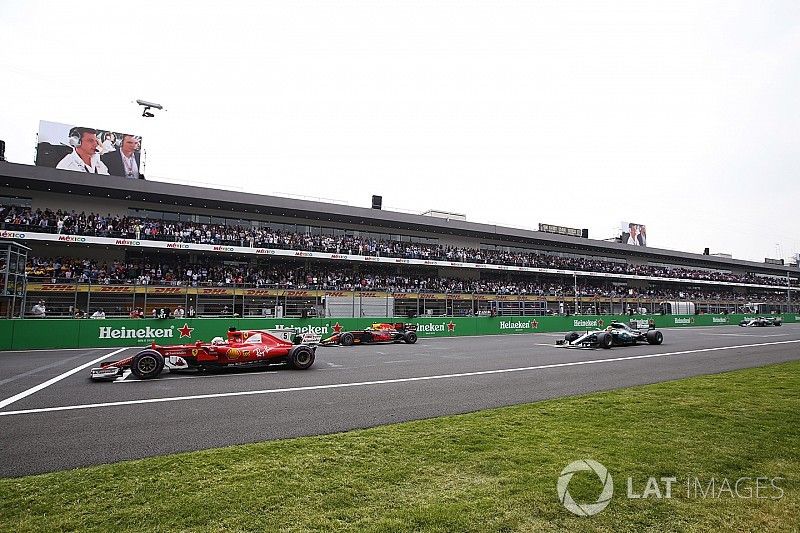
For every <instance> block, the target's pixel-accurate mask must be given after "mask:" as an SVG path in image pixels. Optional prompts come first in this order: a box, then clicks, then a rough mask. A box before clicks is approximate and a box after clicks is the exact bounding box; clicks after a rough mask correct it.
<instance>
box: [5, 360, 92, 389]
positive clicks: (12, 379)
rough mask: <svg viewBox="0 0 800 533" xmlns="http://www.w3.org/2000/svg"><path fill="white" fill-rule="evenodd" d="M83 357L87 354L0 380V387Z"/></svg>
mask: <svg viewBox="0 0 800 533" xmlns="http://www.w3.org/2000/svg"><path fill="white" fill-rule="evenodd" d="M84 355H88V354H85V353H83V354H79V355H73V356H72V357H68V358H67V359H62V360H60V361H56V362H55V363H50V364H49V365H44V366H40V367H37V368H34V369H32V370H28V371H27V372H23V373H22V374H16V375H14V376H11V377H10V378H6V379H0V385H5V384H6V383H10V382H12V381H16V380H18V379H22V378H25V377H28V376H32V375H34V374H38V373H39V372H41V371H42V370H49V369H51V368H55V367H57V366H62V365H65V364H67V363H69V362H70V361H74V360H75V359H78V358H80V357H83V356H84Z"/></svg>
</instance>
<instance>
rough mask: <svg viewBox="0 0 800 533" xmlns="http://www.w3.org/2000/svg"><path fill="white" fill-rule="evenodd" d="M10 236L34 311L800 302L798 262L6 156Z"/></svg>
mask: <svg viewBox="0 0 800 533" xmlns="http://www.w3.org/2000/svg"><path fill="white" fill-rule="evenodd" d="M365 201H366V198H365ZM0 239H3V240H6V241H14V242H17V243H20V244H23V245H24V246H27V247H29V248H30V251H29V252H28V261H27V263H28V264H27V268H26V271H27V295H26V302H25V304H24V305H22V306H18V308H19V309H22V310H24V311H23V312H24V314H25V315H27V316H31V313H33V305H34V304H35V303H38V302H39V301H43V302H44V304H43V305H44V306H45V308H46V310H47V311H46V316H48V317H60V316H63V317H67V316H69V317H71V316H76V315H78V316H82V315H83V314H84V313H86V312H92V311H94V310H96V309H103V310H104V312H105V314H106V316H129V315H132V314H136V313H137V312H139V311H141V312H142V313H144V314H145V315H147V316H149V315H150V314H151V313H152V312H153V311H154V310H156V309H161V308H168V309H172V310H175V309H181V310H182V312H184V313H187V314H191V315H195V316H228V315H240V316H269V317H282V316H309V315H319V316H342V317H345V316H349V317H352V316H355V317H358V316H377V315H379V316H418V315H433V316H471V315H481V314H498V315H513V316H539V315H547V314H620V313H626V312H647V313H657V312H660V311H663V310H664V306H663V305H662V304H663V302H675V301H691V302H694V303H695V304H696V306H695V309H696V310H697V312H701V313H705V312H713V313H720V312H722V313H725V312H742V311H743V310H745V309H747V308H748V307H747V306H748V304H753V303H754V302H758V303H759V304H760V305H761V307H759V309H760V310H763V311H764V312H800V306H799V305H798V303H797V302H798V299H800V298H799V297H800V294H798V291H800V271H799V270H798V268H797V266H791V265H790V266H784V265H778V264H771V263H756V262H750V261H742V260H735V259H731V258H726V257H718V256H709V255H700V254H692V253H686V252H679V251H674V250H662V249H656V248H646V247H632V246H628V245H626V244H621V243H615V242H607V241H600V240H591V239H587V238H582V237H573V236H567V235H558V234H553V233H546V232H541V231H529V230H522V229H516V228H507V227H499V226H495V225H488V224H481V223H476V222H469V221H466V220H462V219H461V218H460V217H452V218H442V217H431V216H425V215H411V214H407V213H398V212H392V211H384V210H380V209H368V208H359V207H352V206H346V205H339V204H330V203H323V202H315V201H309V200H297V199H288V198H282V197H275V196H265V195H256V194H249V193H241V192H232V191H225V190H219V189H207V188H200V187H192V186H185V185H176V184H169V183H159V182H151V181H143V180H126V179H124V178H117V177H114V176H102V177H98V176H96V175H91V174H83V173H77V172H69V171H61V170H56V169H51V168H45V167H33V166H28V165H19V164H12V163H4V162H0ZM5 268H6V267H5V266H3V265H0V269H5ZM668 307H669V306H667V308H668ZM17 312H19V311H17Z"/></svg>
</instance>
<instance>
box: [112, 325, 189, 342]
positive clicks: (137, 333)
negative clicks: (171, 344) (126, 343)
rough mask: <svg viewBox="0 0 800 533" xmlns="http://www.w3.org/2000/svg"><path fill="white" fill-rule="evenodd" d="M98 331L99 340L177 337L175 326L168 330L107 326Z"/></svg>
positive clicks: (148, 327)
mask: <svg viewBox="0 0 800 533" xmlns="http://www.w3.org/2000/svg"><path fill="white" fill-rule="evenodd" d="M187 327H188V326H186V325H184V327H183V328H181V333H183V330H184V328H187ZM98 330H99V335H98V337H97V338H98V339H171V338H173V337H174V336H175V326H170V327H168V328H153V327H150V326H147V327H144V328H126V327H124V326H122V327H119V328H115V327H111V326H105V327H100V328H98ZM191 330H192V328H189V333H190V334H191ZM181 336H183V335H181Z"/></svg>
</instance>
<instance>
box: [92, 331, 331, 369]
mask: <svg viewBox="0 0 800 533" xmlns="http://www.w3.org/2000/svg"><path fill="white" fill-rule="evenodd" d="M293 340H297V341H299V342H300V344H295V342H293ZM319 340H320V337H319V335H311V334H302V335H300V334H299V333H298V332H297V331H296V330H292V329H284V330H263V331H257V330H243V331H239V330H236V329H235V328H231V329H230V330H229V331H228V339H227V340H225V339H223V338H222V337H216V338H215V339H214V340H212V341H211V342H210V343H203V342H201V341H197V342H196V343H194V344H181V345H178V346H159V345H157V344H156V343H155V342H154V343H153V344H152V345H151V346H150V347H149V348H147V349H145V350H142V351H140V352H139V353H137V354H136V355H134V356H133V357H128V358H127V359H122V360H121V361H106V362H103V363H100V366H99V367H97V368H93V369H92V372H91V378H92V379H96V380H100V379H115V378H117V377H119V376H122V375H123V374H124V372H125V370H130V372H131V373H132V374H133V375H134V376H136V377H137V378H139V379H150V378H154V377H156V376H158V375H159V374H160V373H161V371H162V370H164V368H165V367H166V368H168V369H169V370H187V369H195V370H211V369H215V368H221V367H230V366H257V365H265V364H272V363H280V362H286V363H289V366H291V367H292V368H295V369H298V370H305V369H307V368H309V367H311V365H313V364H314V357H315V353H316V349H317V347H316V344H317V343H318V342H319Z"/></svg>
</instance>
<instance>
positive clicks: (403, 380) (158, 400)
mask: <svg viewBox="0 0 800 533" xmlns="http://www.w3.org/2000/svg"><path fill="white" fill-rule="evenodd" d="M797 343H800V339H796V340H789V341H775V342H760V343H757V344H740V345H738V346H718V347H716V348H701V349H698V350H683V351H680V352H665V353H654V354H646V355H631V356H628V357H613V358H609V359H592V360H589V361H572V362H569V363H554V364H549V365H537V366H525V367H520V368H501V369H498V370H480V371H476V372H462V373H458V374H438V375H432V376H419V377H412V378H397V379H382V380H376V381H358V382H351V383H332V384H329V385H309V386H307V387H287V388H283V389H264V390H254V391H240V392H220V393H215V394H195V395H191V396H172V397H166V398H145V399H141V400H126V401H119V402H104V403H90V404H78V405H64V406H60V407H43V408H38V409H23V410H19V411H0V416H13V415H26V414H36V413H50V412H54V411H75V410H79V409H96V408H100V407H118V406H123V405H140V404H147V403H165V402H178V401H183V400H204V399H210V398H230V397H236V396H256V395H262V394H277V393H283V392H304V391H313V390H326V389H343V388H349V387H366V386H371V385H391V384H395V383H411V382H415V381H433V380H438V379H453V378H462V377H471V376H487V375H492V374H510V373H513V372H525V371H531V370H544V369H549V368H563V367H568V366H582V365H594V364H602V363H615V362H619V361H633V360H636V359H653V358H656V357H668V356H673V355H686V354H693V353H705V352H718V351H725V350H738V349H743V348H760V347H763V346H777V345H781V344H797ZM109 355H111V354H109Z"/></svg>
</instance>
